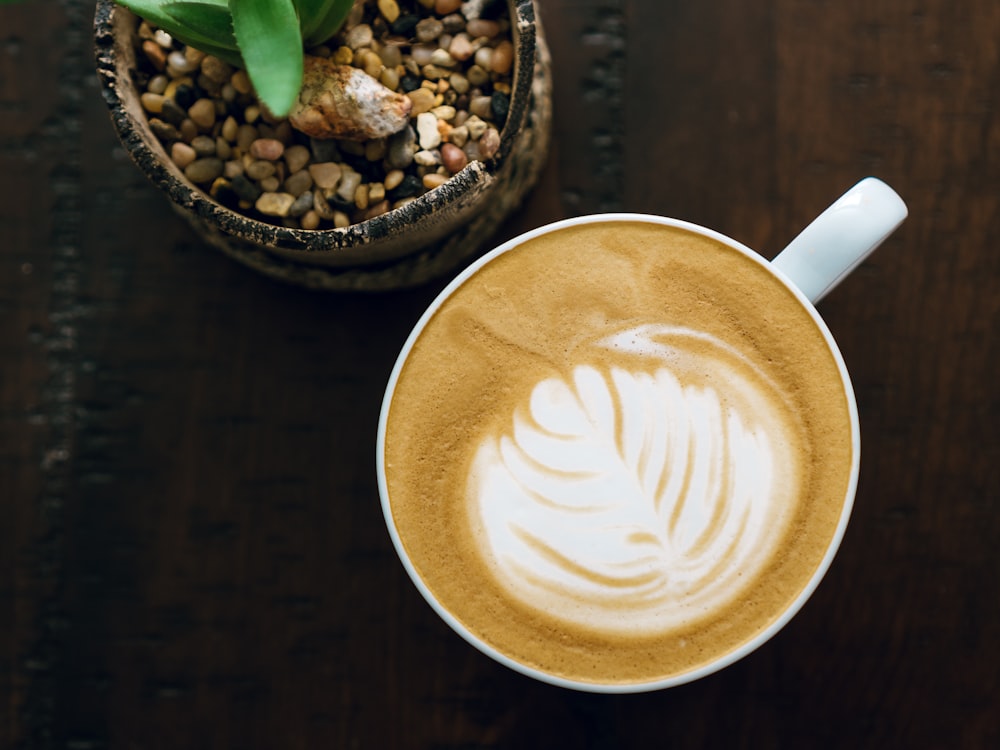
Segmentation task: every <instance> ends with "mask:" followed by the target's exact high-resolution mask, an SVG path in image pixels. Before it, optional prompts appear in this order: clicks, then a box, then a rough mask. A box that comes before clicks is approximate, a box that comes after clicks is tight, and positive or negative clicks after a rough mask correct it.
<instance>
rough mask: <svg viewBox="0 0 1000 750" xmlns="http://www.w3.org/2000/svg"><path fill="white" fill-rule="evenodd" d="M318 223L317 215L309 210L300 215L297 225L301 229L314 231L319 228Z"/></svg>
mask: <svg viewBox="0 0 1000 750" xmlns="http://www.w3.org/2000/svg"><path fill="white" fill-rule="evenodd" d="M300 197H301V196H300ZM293 208H294V206H293ZM319 221H320V219H319V214H318V213H316V212H315V211H313V210H309V211H306V212H305V213H304V214H302V218H301V219H299V225H300V226H301V227H302V228H303V229H316V228H317V227H319Z"/></svg>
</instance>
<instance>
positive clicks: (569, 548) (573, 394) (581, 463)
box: [469, 365, 795, 630]
mask: <svg viewBox="0 0 1000 750" xmlns="http://www.w3.org/2000/svg"><path fill="white" fill-rule="evenodd" d="M726 378H728V379H729V380H731V381H734V382H732V387H731V388H727V387H725V385H723V386H722V387H721V388H714V387H707V386H704V385H694V384H685V383H683V382H682V381H681V380H680V379H679V378H678V377H677V375H675V374H674V372H672V370H671V369H670V368H669V367H667V366H660V367H658V368H656V369H653V370H647V371H642V372H630V371H627V370H626V369H623V368H611V369H609V370H602V369H599V368H598V367H595V366H592V365H580V366H578V367H576V368H575V369H574V371H573V372H572V378H571V380H562V379H549V380H545V381H543V382H541V383H539V384H538V385H537V386H536V387H535V388H534V390H533V392H532V394H531V398H530V402H529V403H528V404H526V405H525V406H523V407H522V408H520V409H518V410H517V412H516V413H515V414H514V415H513V418H512V422H511V427H510V429H509V430H508V431H507V432H506V433H505V434H502V435H492V436H489V437H487V438H485V439H484V440H483V443H482V444H481V446H480V448H479V451H478V453H477V457H476V460H475V463H474V466H473V470H472V474H471V477H470V485H469V488H470V495H469V496H470V500H471V503H472V516H473V518H475V519H478V525H479V531H480V534H481V535H482V537H483V538H484V554H485V556H486V558H487V562H488V564H489V565H490V566H491V568H492V570H493V572H494V574H495V575H496V577H497V578H498V580H500V581H501V583H502V584H503V585H504V586H505V588H506V589H507V590H508V591H509V592H510V593H511V594H512V595H514V596H516V597H517V598H519V599H520V600H522V601H524V602H526V603H528V604H530V605H532V606H534V607H537V608H539V609H542V610H544V611H547V612H549V613H550V614H553V615H555V616H557V617H566V618H570V619H572V620H574V621H576V622H581V623H587V624H590V625H592V626H594V627H600V628H611V629H615V630H621V629H629V630H631V629H636V628H639V629H644V628H651V627H652V628H659V627H667V626H672V625H675V624H677V623H678V622H679V621H681V620H684V619H689V618H691V617H696V616H698V615H700V614H701V613H702V612H703V611H705V610H706V609H708V608H710V607H712V606H715V605H716V604H718V603H720V602H722V601H723V600H727V599H728V598H729V597H731V596H734V595H735V593H736V592H737V591H738V590H739V588H740V587H741V585H742V582H743V580H745V578H748V577H749V576H751V575H753V573H754V572H756V570H757V568H758V567H759V566H760V565H761V564H762V563H763V561H764V560H766V558H767V556H768V555H769V553H770V551H771V549H772V546H773V543H774V540H776V539H777V537H778V534H777V533H776V531H777V527H778V526H779V525H780V524H782V523H783V522H784V521H783V513H784V509H785V507H786V505H787V499H788V496H789V493H792V492H794V491H795V487H794V481H793V480H792V479H790V478H789V477H788V476H787V472H786V471H785V470H784V465H785V463H790V457H789V456H788V455H787V451H788V444H789V442H790V441H789V440H787V439H786V437H787V436H785V435H782V434H780V430H778V428H777V427H776V425H779V424H781V420H780V419H778V418H777V417H774V418H771V417H768V416H765V418H764V419H763V420H762V419H761V418H760V415H761V410H762V409H765V410H766V408H767V407H766V403H764V404H763V405H761V404H754V405H753V408H752V409H749V408H744V409H743V411H750V412H752V417H748V416H747V415H745V414H741V413H740V412H741V410H740V408H739V407H740V406H741V405H743V406H745V405H746V403H747V402H746V398H745V394H746V393H748V392H749V391H750V390H751V389H750V388H749V387H748V385H747V383H746V382H743V381H745V378H744V377H743V376H741V375H739V374H738V373H736V372H735V371H733V372H730V373H728V374H727V375H726ZM735 381H740V382H735ZM723 382H725V379H723ZM730 392H731V393H732V394H737V395H738V396H739V398H730V397H729V396H730ZM763 402H766V399H764V400H763ZM776 430H777V431H778V434H775V432H776ZM623 613H624V615H625V616H623Z"/></svg>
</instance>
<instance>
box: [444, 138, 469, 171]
mask: <svg viewBox="0 0 1000 750" xmlns="http://www.w3.org/2000/svg"><path fill="white" fill-rule="evenodd" d="M441 163H442V164H444V168H445V169H447V170H448V171H449V172H451V173H452V174H455V173H456V172H461V171H462V169H464V168H465V165H466V164H468V163H469V159H468V157H467V156H466V155H465V152H464V151H463V150H462V149H461V148H459V147H458V146H456V145H455V144H454V143H443V144H441Z"/></svg>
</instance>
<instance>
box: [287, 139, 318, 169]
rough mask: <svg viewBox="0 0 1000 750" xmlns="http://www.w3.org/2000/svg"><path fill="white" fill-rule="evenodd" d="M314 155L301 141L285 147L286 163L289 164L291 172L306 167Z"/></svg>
mask: <svg viewBox="0 0 1000 750" xmlns="http://www.w3.org/2000/svg"><path fill="white" fill-rule="evenodd" d="M311 157H312V155H311V154H310V153H309V149H308V148H306V147H305V146H303V145H302V144H301V143H297V144H295V145H294V146H289V147H288V148H286V149H285V164H287V165H288V171H289V172H293V173H294V172H298V171H299V170H300V169H304V168H305V166H306V164H308V163H309V159H310V158H311Z"/></svg>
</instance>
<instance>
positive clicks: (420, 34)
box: [415, 18, 444, 64]
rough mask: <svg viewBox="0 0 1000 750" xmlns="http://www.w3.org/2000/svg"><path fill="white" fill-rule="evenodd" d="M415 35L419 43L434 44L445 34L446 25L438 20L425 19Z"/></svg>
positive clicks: (419, 24)
mask: <svg viewBox="0 0 1000 750" xmlns="http://www.w3.org/2000/svg"><path fill="white" fill-rule="evenodd" d="M415 33H416V37H417V41H418V42H424V43H426V42H433V41H434V40H435V39H437V38H438V37H439V36H441V34H443V33H444V24H442V23H441V22H440V21H439V20H438V19H436V18H424V19H423V20H421V21H420V23H418V24H417V28H416V29H415ZM418 64H419V63H418Z"/></svg>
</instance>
